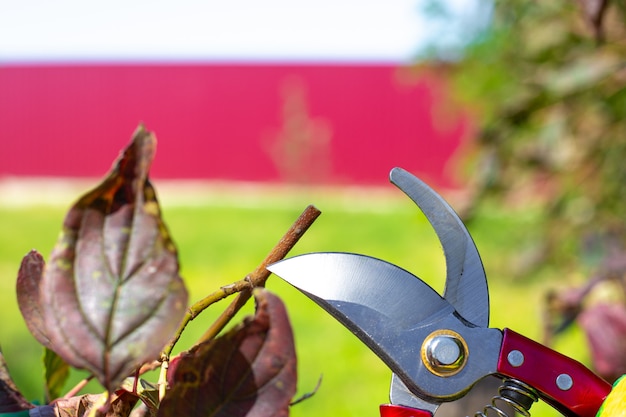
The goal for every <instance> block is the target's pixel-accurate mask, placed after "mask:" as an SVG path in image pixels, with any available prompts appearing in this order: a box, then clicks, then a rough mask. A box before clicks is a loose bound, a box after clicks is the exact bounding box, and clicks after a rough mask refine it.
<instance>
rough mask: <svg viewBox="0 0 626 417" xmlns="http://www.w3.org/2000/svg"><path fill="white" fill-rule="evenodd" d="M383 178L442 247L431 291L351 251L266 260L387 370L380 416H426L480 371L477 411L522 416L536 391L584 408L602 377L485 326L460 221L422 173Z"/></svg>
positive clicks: (480, 287) (475, 266)
mask: <svg viewBox="0 0 626 417" xmlns="http://www.w3.org/2000/svg"><path fill="white" fill-rule="evenodd" d="M390 181H391V182H392V183H393V184H395V185H396V186H397V187H398V188H399V189H400V190H402V191H403V192H404V193H405V194H406V195H407V196H408V197H410V198H411V200H413V202H415V204H417V206H418V207H419V208H420V209H421V210H422V211H423V213H424V214H425V215H426V218H427V219H428V221H429V222H430V223H431V224H432V226H433V227H434V229H435V232H436V234H437V236H438V238H439V240H440V242H441V245H442V247H443V252H444V256H445V260H446V286H445V290H444V293H443V296H441V295H440V294H439V293H437V292H436V291H435V290H434V289H432V288H431V287H430V286H429V285H428V284H427V283H425V282H424V281H422V280H421V279H420V278H418V277H416V276H415V275H413V274H412V273H410V272H408V271H407V270H405V269H402V268H401V267H398V266H396V265H393V264H391V263H388V262H386V261H383V260H380V259H376V258H373V257H369V256H365V255H359V254H352V253H330V252H326V253H311V254H305V255H299V256H295V257H292V258H289V259H286V260H283V261H280V262H277V263H275V264H273V265H270V266H269V267H268V269H269V270H270V271H271V272H273V273H274V274H276V275H278V276H279V277H281V278H283V279H284V280H286V281H287V282H289V283H290V284H292V285H293V286H295V287H296V288H297V289H299V290H300V291H301V292H302V293H304V294H305V295H306V296H308V297H309V298H311V299H312V300H313V301H315V302H316V303H317V304H318V305H320V306H321V307H322V308H323V309H325V310H326V311H327V312H328V313H330V314H331V315H332V316H334V317H335V318H336V319H337V320H338V321H339V322H341V323H342V324H343V325H344V326H346V327H347V328H348V329H349V330H351V331H352V332H353V333H354V334H355V335H356V336H357V337H358V338H359V339H360V340H361V341H362V342H363V343H365V344H366V345H367V346H368V347H369V348H370V349H371V350H372V351H373V352H374V353H376V354H377V355H378V356H379V357H380V358H381V359H382V360H383V361H384V362H385V364H386V365H387V366H388V367H389V368H390V369H391V370H392V372H393V375H392V380H391V391H390V404H384V405H381V407H380V413H381V416H382V417H409V416H413V417H432V416H433V415H434V413H435V412H436V410H437V408H438V407H439V405H441V404H442V403H444V402H449V401H454V400H456V399H459V398H461V397H463V396H464V395H466V394H467V393H468V392H469V390H470V389H471V388H472V386H473V385H474V384H475V383H476V382H478V381H479V380H481V379H482V378H485V377H486V376H488V375H495V376H498V377H500V378H501V379H502V381H503V383H502V386H501V387H500V389H499V392H498V394H497V395H495V396H494V400H493V401H492V403H491V404H489V405H487V406H486V407H485V409H484V410H482V411H479V412H477V413H476V415H477V416H486V415H500V416H506V414H505V413H504V411H502V408H503V407H502V404H508V405H510V406H512V407H513V408H514V409H515V410H516V411H517V412H519V413H521V414H523V415H527V416H528V415H529V411H528V410H529V409H530V407H531V405H532V404H533V403H534V402H535V401H537V400H538V399H542V400H543V401H545V402H547V403H548V404H550V405H551V406H552V407H554V408H555V409H557V410H558V411H559V412H561V413H562V414H563V415H565V416H579V417H593V416H595V415H596V413H597V411H598V409H599V408H600V406H601V405H602V403H603V401H604V399H605V398H606V397H607V395H608V394H609V392H610V391H611V385H610V384H608V383H607V382H606V381H604V380H603V379H601V378H600V377H598V376H597V375H595V374H594V373H593V372H592V371H590V370H589V369H587V368H586V367H585V366H583V365H582V364H581V363H579V362H577V361H575V360H574V359H571V358H569V357H567V356H564V355H562V354H560V353H558V352H556V351H554V350H552V349H550V348H548V347H546V346H543V345H542V344H540V343H537V342H535V341H533V340H531V339H529V338H527V337H525V336H522V335H521V334H518V333H516V332H514V331H513V330H510V329H496V328H490V327H488V325H489V291H488V288H487V278H486V276H485V271H484V268H483V264H482V261H481V258H480V255H479V253H478V250H477V248H476V245H475V243H474V241H473V239H472V237H471V236H470V234H469V232H468V230H467V228H466V227H465V225H464V224H463V222H462V221H461V219H460V218H459V216H458V215H457V214H456V213H455V211H454V210H453V209H452V208H451V207H450V205H449V204H448V203H446V201H445V200H444V199H443V198H442V197H441V196H440V195H439V194H437V193H436V192H435V191H434V190H433V189H431V188H430V187H429V186H428V185H426V184H425V183H424V182H423V181H421V180H420V179H418V178H417V177H415V176H413V175H412V174H410V173H409V172H407V171H405V170H403V169H401V168H394V169H393V170H392V171H391V173H390Z"/></svg>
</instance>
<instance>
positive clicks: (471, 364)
mask: <svg viewBox="0 0 626 417" xmlns="http://www.w3.org/2000/svg"><path fill="white" fill-rule="evenodd" d="M267 269H268V270H269V271H271V272H273V273H274V274H276V275H278V276H279V277H281V278H283V279H284V280H285V281H287V282H289V283H290V284H292V285H293V286H295V287H296V288H298V289H299V290H300V291H302V292H303V293H304V294H305V295H307V296H308V297H309V298H311V299H312V300H313V301H315V302H316V303H317V304H318V305H320V306H321V307H322V308H324V309H325V310H326V311H327V312H329V313H330V314H331V315H332V316H334V317H335V318H336V319H337V320H338V321H339V322H341V323H342V324H343V325H344V326H346V327H347V328H348V329H350V330H351V331H352V332H353V333H354V334H355V335H356V336H357V337H359V339H361V341H362V342H363V343H365V344H366V345H367V346H368V347H369V348H370V349H371V350H372V351H373V352H374V353H376V354H377V355H378V356H379V357H380V358H381V359H382V360H383V362H385V364H386V365H387V366H388V367H389V368H390V369H391V370H392V371H393V372H394V374H396V375H397V378H399V379H400V380H401V382H399V383H398V382H396V384H395V386H396V389H395V391H393V392H392V397H393V398H394V401H399V402H402V403H404V404H405V405H407V406H410V405H411V404H412V403H413V401H418V400H411V399H410V394H408V392H410V393H413V394H414V395H416V396H418V397H420V398H421V399H422V400H425V401H426V402H427V403H430V404H431V406H432V409H433V410H434V409H436V406H437V404H439V403H440V402H441V401H450V400H452V399H455V398H458V397H459V396H461V395H463V394H464V393H465V392H467V390H468V389H469V388H470V387H471V386H472V384H474V383H475V381H477V380H479V379H480V378H482V377H484V376H485V375H488V374H490V373H493V372H496V368H497V360H498V352H499V348H500V343H501V338H502V336H501V333H500V332H499V331H498V330H495V331H494V330H493V329H488V328H483V327H473V326H467V325H466V322H464V321H462V320H460V319H459V317H458V314H457V313H456V312H455V310H454V307H453V306H452V305H451V304H450V303H448V302H447V301H446V300H445V299H443V298H442V297H441V296H440V295H439V294H438V293H437V292H436V291H435V290H433V289H432V288H431V287H430V286H428V284H426V283H424V282H423V281H422V280H421V279H419V278H417V277H416V276H414V275H412V274H411V273H409V272H407V271H406V270H404V269H402V268H400V267H397V266H395V265H393V264H390V263H388V262H385V261H382V260H380V259H375V258H371V257H368V256H364V255H356V254H348V253H312V254H306V255H300V256H295V257H293V258H289V259H286V260H283V261H279V262H277V263H275V264H272V265H270V266H268V267H267ZM440 329H449V330H451V331H454V332H457V333H458V334H461V335H463V339H464V340H465V342H466V343H467V346H468V352H484V351H486V352H487V353H488V354H486V355H485V358H482V359H481V356H480V355H478V356H476V355H472V357H474V356H475V358H474V359H473V360H471V361H468V362H467V363H466V365H465V367H464V368H463V370H462V371H461V372H459V373H458V374H455V375H453V376H448V377H440V376H437V375H435V374H433V373H431V372H430V371H429V370H427V368H426V367H425V366H424V363H423V360H421V359H420V358H421V356H420V355H421V347H422V346H423V343H424V341H425V339H426V338H427V337H428V335H430V334H432V332H434V331H437V330H440ZM394 379H395V377H394ZM398 388H402V390H404V391H405V392H404V393H400V392H399V391H398ZM418 402H420V403H421V401H418ZM429 409H430V408H429Z"/></svg>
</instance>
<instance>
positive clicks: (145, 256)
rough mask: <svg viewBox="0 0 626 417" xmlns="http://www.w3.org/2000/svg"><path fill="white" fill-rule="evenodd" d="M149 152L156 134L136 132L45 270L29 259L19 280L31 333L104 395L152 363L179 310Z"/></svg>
mask: <svg viewBox="0 0 626 417" xmlns="http://www.w3.org/2000/svg"><path fill="white" fill-rule="evenodd" d="M155 150H156V139H155V137H154V135H153V134H152V133H150V132H147V131H146V130H145V129H144V128H143V127H139V129H138V130H137V132H136V133H135V135H134V137H133V141H132V143H131V144H130V145H129V146H128V147H127V148H126V149H125V150H124V152H123V153H122V155H121V156H120V158H119V159H118V161H117V163H116V165H115V166H114V168H113V170H112V171H111V173H110V174H109V175H108V176H107V177H106V178H105V179H104V181H103V182H102V183H101V184H100V185H99V186H98V187H96V188H95V189H94V190H92V191H90V192H88V193H87V194H85V195H84V196H83V197H82V198H80V199H79V200H78V202H77V203H76V204H74V206H73V207H72V208H71V209H70V210H69V212H68V213H67V216H66V218H65V221H64V223H63V230H62V233H61V235H60V237H59V240H58V242H57V244H56V246H55V248H54V250H53V252H52V255H51V257H50V262H49V263H48V265H47V266H46V267H45V268H44V267H43V259H41V257H40V256H39V255H38V254H36V253H33V252H31V253H30V254H28V255H27V256H26V258H25V259H24V261H23V262H22V267H21V268H20V272H19V274H18V282H17V292H18V302H19V305H20V310H21V311H22V314H23V315H24V318H25V320H26V322H27V325H28V327H29V329H30V330H31V331H32V333H33V335H34V336H35V337H36V338H37V339H38V340H39V341H40V342H41V343H42V344H44V345H45V346H47V347H49V348H50V349H51V350H54V351H55V352H56V353H58V354H59V356H61V357H62V358H63V360H65V362H67V363H68V364H70V365H72V366H74V367H76V368H84V369H87V370H89V371H91V372H92V373H93V374H94V375H95V376H96V377H97V378H98V379H99V381H100V382H101V383H102V385H103V386H104V387H105V388H107V389H108V390H109V391H112V390H114V389H115V388H116V387H117V386H119V384H120V383H121V382H122V380H123V379H124V378H125V377H126V376H128V375H129V374H130V373H132V371H133V370H134V369H136V367H137V366H139V365H140V364H141V363H143V362H146V361H148V360H153V359H155V358H156V357H157V356H158V354H159V352H160V350H161V349H162V347H163V346H164V345H165V343H166V342H167V341H168V340H169V339H170V337H171V336H172V334H173V332H174V331H175V330H176V328H177V327H178V325H179V323H180V321H181V319H182V317H183V314H184V311H185V307H186V305H187V291H186V289H185V287H184V284H183V282H182V280H181V278H180V277H179V274H178V270H179V267H178V255H177V252H176V248H175V246H174V244H173V242H172V240H171V238H170V236H169V233H168V231H167V228H166V226H165V223H164V222H163V220H162V218H161V214H160V209H159V204H158V201H157V198H156V194H155V191H154V188H153V187H152V185H151V184H150V181H149V179H148V172H149V169H150V165H151V163H152V160H153V158H154V154H155Z"/></svg>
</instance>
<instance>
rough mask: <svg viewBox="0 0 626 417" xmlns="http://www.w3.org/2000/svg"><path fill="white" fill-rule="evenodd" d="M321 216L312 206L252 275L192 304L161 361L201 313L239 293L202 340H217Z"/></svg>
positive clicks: (168, 354)
mask: <svg viewBox="0 0 626 417" xmlns="http://www.w3.org/2000/svg"><path fill="white" fill-rule="evenodd" d="M320 214H321V211H319V210H318V209H317V208H315V207H314V206H312V205H310V206H308V207H307V208H306V209H305V210H304V211H303V212H302V214H301V215H300V216H299V217H298V219H297V220H296V221H295V222H294V223H293V224H292V225H291V227H290V228H289V230H288V231H287V233H285V235H284V236H283V237H282V238H281V239H280V240H279V241H278V243H277V244H276V246H274V248H273V249H272V250H271V251H270V253H269V254H268V255H267V256H266V257H265V259H264V260H263V262H261V263H260V264H259V266H258V267H257V268H256V269H255V270H254V271H253V272H252V273H250V274H249V275H247V276H246V277H245V278H244V279H241V280H239V281H237V282H234V283H232V284H230V285H226V286H224V287H221V288H220V289H219V290H217V291H215V292H214V293H212V294H209V295H208V296H207V297H205V298H203V299H202V300H200V301H198V302H196V303H195V304H194V305H192V306H191V307H190V308H189V309H188V311H187V314H185V317H184V318H183V322H182V324H181V325H180V327H179V328H178V331H177V332H176V334H175V335H174V338H173V339H172V340H171V341H170V343H169V344H168V345H167V346H166V347H165V348H164V349H163V351H162V352H161V361H162V362H167V361H168V360H169V357H170V354H171V353H172V350H173V349H174V346H175V345H176V343H177V342H178V340H179V339H180V336H181V335H182V333H183V331H184V330H185V327H187V324H189V322H190V321H191V320H193V319H194V318H196V317H197V316H198V314H200V313H201V312H202V311H203V310H204V309H206V308H207V307H209V306H210V305H212V304H213V303H216V302H217V301H220V300H222V299H224V298H226V297H228V296H229V295H232V294H234V293H238V294H237V297H236V298H235V300H233V302H232V303H231V304H230V305H229V306H228V307H227V308H226V310H225V311H224V312H223V313H222V314H221V315H220V317H219V318H218V319H217V321H216V322H215V323H214V324H213V325H212V326H211V328H209V330H208V331H207V332H206V333H205V334H204V336H203V337H202V338H201V339H200V340H201V341H203V340H210V339H212V338H213V337H215V336H216V335H217V334H218V333H219V332H220V331H221V330H222V329H223V328H224V326H226V324H227V323H228V322H229V321H230V320H231V319H232V318H233V317H234V316H235V314H237V312H238V311H239V310H240V309H241V307H242V306H243V305H244V304H245V303H246V301H247V300H248V299H249V298H250V296H251V294H252V289H253V288H254V287H262V286H264V285H265V281H266V280H267V278H268V277H269V276H270V272H269V271H268V270H267V269H265V267H266V266H268V265H270V264H272V263H274V262H277V261H279V260H281V259H283V258H284V257H285V256H286V255H287V253H289V251H290V250H291V249H292V248H293V247H294V245H295V244H296V243H297V242H298V240H299V239H300V237H302V235H303V234H304V233H305V232H306V231H307V230H308V228H309V227H310V226H311V225H312V224H313V222H314V221H315V220H316V219H317V218H318V217H319V215H320Z"/></svg>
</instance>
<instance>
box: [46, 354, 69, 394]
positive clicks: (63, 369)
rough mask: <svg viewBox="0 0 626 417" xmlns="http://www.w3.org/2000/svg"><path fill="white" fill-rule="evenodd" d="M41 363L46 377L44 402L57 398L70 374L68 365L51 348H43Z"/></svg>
mask: <svg viewBox="0 0 626 417" xmlns="http://www.w3.org/2000/svg"><path fill="white" fill-rule="evenodd" d="M43 364H44V369H45V377H46V397H47V398H46V399H47V401H46V402H49V401H51V400H54V399H56V398H59V397H60V396H61V395H62V393H63V387H64V386H65V382H67V378H68V377H69V376H70V366H69V365H68V364H67V363H65V361H64V360H63V359H62V358H61V357H60V356H59V355H57V354H56V353H54V352H53V351H52V350H50V349H48V348H45V350H44V356H43Z"/></svg>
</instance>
